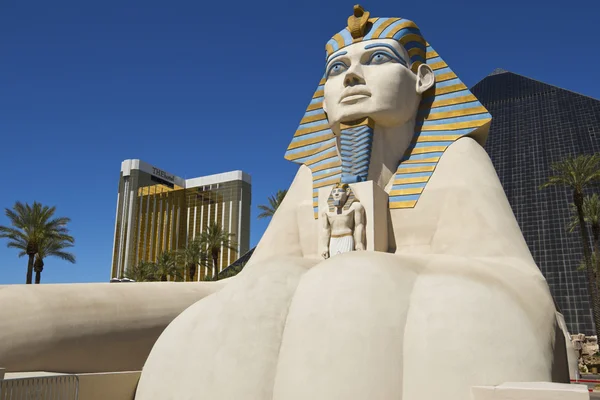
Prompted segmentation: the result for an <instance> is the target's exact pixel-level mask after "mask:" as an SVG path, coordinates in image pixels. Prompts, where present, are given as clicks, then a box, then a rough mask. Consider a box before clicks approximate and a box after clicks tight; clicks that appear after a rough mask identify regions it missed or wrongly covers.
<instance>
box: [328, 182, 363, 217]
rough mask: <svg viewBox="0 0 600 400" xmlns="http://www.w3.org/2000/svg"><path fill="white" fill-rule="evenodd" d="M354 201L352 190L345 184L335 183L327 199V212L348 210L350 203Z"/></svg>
mask: <svg viewBox="0 0 600 400" xmlns="http://www.w3.org/2000/svg"><path fill="white" fill-rule="evenodd" d="M355 201H356V197H355V196H354V192H353V191H352V188H351V187H350V186H348V184H346V183H337V184H336V185H334V186H333V189H332V190H331V194H330V195H329V198H328V199H327V205H328V206H329V211H330V212H333V211H334V210H335V209H336V208H342V207H343V209H344V210H348V209H349V208H350V206H351V205H352V203H354V202H355Z"/></svg>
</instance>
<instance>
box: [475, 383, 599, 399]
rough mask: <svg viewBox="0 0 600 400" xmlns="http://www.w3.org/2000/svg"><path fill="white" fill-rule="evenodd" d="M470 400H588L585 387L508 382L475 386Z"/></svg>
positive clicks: (588, 395)
mask: <svg viewBox="0 0 600 400" xmlns="http://www.w3.org/2000/svg"><path fill="white" fill-rule="evenodd" d="M471 396H472V397H471V399H472V400H588V399H589V398H590V394H589V392H588V388H587V386H585V385H576V384H561V383H550V382H509V383H503V384H501V385H498V386H495V387H494V386H476V387H473V388H472V390H471Z"/></svg>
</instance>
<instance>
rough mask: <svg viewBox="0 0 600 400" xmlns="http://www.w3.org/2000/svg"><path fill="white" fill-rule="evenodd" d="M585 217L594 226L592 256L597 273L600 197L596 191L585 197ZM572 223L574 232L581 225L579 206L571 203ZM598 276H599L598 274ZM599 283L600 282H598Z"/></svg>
mask: <svg viewBox="0 0 600 400" xmlns="http://www.w3.org/2000/svg"><path fill="white" fill-rule="evenodd" d="M582 211H583V219H584V220H585V222H586V223H588V224H589V225H590V227H591V228H592V243H593V245H594V251H593V253H592V256H591V261H592V265H595V267H596V274H598V272H600V257H599V253H600V197H599V196H598V195H597V194H596V193H594V194H592V195H587V196H585V197H584V198H583V205H582ZM571 213H572V214H573V217H572V218H571V223H570V224H569V227H568V230H569V232H573V231H574V230H575V228H577V227H578V226H579V216H578V215H577V207H576V206H575V204H573V203H571ZM596 278H598V276H596ZM596 283H597V284H599V283H600V282H596Z"/></svg>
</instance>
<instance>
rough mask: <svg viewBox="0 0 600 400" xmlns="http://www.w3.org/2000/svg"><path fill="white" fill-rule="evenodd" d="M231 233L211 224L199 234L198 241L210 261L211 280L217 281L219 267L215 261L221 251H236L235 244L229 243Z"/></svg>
mask: <svg viewBox="0 0 600 400" xmlns="http://www.w3.org/2000/svg"><path fill="white" fill-rule="evenodd" d="M232 236H234V235H233V234H232V233H229V232H226V231H224V230H223V228H221V225H219V224H215V223H211V224H209V225H208V227H207V228H206V230H205V231H204V232H202V233H201V234H200V237H199V241H200V244H201V247H202V249H203V251H205V252H206V254H207V256H209V257H210V258H211V259H212V265H213V280H218V279H219V267H218V266H217V261H218V259H219V254H220V253H221V247H222V248H223V249H230V250H237V249H236V248H235V244H234V243H233V242H232V241H231V237H232Z"/></svg>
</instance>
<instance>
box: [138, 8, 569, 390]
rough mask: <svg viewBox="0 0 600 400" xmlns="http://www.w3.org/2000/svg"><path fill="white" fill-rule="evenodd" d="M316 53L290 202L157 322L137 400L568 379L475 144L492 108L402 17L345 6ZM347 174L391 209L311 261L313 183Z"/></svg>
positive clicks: (536, 288) (503, 202)
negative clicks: (253, 241) (243, 254)
mask: <svg viewBox="0 0 600 400" xmlns="http://www.w3.org/2000/svg"><path fill="white" fill-rule="evenodd" d="M465 54H470V53H469V52H467V51H465ZM326 56H327V58H326V61H325V68H324V74H323V76H322V78H321V80H320V82H319V83H318V86H317V89H316V91H315V93H314V95H313V97H312V99H311V100H310V103H309V105H308V108H307V110H306V112H305V114H304V116H303V118H302V120H301V121H300V125H299V127H298V129H297V131H296V132H295V134H294V136H293V138H292V141H291V143H290V145H289V147H288V150H287V152H286V154H285V158H286V159H288V160H291V161H293V162H296V163H298V164H299V169H298V172H297V174H296V176H295V178H294V181H293V183H292V184H291V186H290V188H289V191H288V193H287V195H286V197H285V200H284V201H283V203H282V204H281V205H280V207H279V209H278V210H277V212H276V213H275V215H274V217H273V219H272V221H271V223H270V225H269V227H268V228H267V230H266V232H265V234H264V235H263V237H262V239H261V240H260V243H259V244H258V246H257V248H256V250H255V252H254V255H253V256H252V258H251V260H250V261H249V262H248V264H247V265H246V267H245V268H244V270H243V271H242V272H241V273H240V274H239V275H238V276H236V277H234V278H232V279H231V280H230V281H229V282H228V283H227V284H226V285H224V287H223V288H221V289H220V290H218V291H216V292H215V293H212V294H211V295H209V296H207V297H205V298H203V299H202V300H200V301H198V302H196V303H195V304H193V305H192V306H190V307H189V308H187V309H186V310H185V311H184V312H182V313H181V314H180V315H179V316H177V318H175V319H174V320H173V322H171V323H170V324H169V326H167V328H166V329H165V330H164V332H163V333H162V335H161V336H160V337H159V339H158V340H157V342H156V343H155V345H154V346H153V348H152V351H151V352H150V354H149V356H148V359H147V361H146V363H145V365H144V368H143V372H142V375H141V379H140V382H139V385H138V389H137V394H136V399H137V400H151V399H157V400H158V399H160V400H165V399H178V400H182V399H214V400H218V399H257V400H263V399H265V400H266V399H274V400H293V399H302V400H305V399H315V400H332V399H344V400H353V399H357V400H358V399H361V400H362V399H403V400H433V399H439V398H444V399H451V400H464V399H470V398H471V394H470V393H471V388H472V387H474V386H481V385H500V384H502V383H504V382H515V381H519V382H523V381H529V382H535V381H548V382H550V381H557V380H560V379H563V378H560V377H558V375H557V371H558V370H560V369H561V368H563V367H564V362H565V360H564V358H563V357H560V356H559V354H563V353H565V352H564V349H560V347H561V346H563V347H564V335H563V334H562V333H561V332H560V329H559V328H558V325H557V320H556V314H555V312H556V310H555V307H554V303H553V300H552V297H551V295H550V292H549V289H548V285H547V283H546V281H545V279H544V277H543V276H542V274H541V273H540V271H539V269H538V268H537V266H536V265H535V262H534V260H533V259H532V256H531V254H530V252H529V250H528V248H527V245H526V243H525V241H524V239H523V236H522V234H521V231H520V229H519V226H518V224H517V222H516V220H515V218H514V215H513V213H512V210H511V208H510V205H509V203H508V201H507V199H506V196H505V194H504V191H503V189H502V186H501V184H500V182H499V180H498V177H497V175H496V173H495V170H494V167H493V166H492V163H491V162H490V159H489V157H488V155H487V154H486V152H485V150H484V149H483V147H482V145H483V143H484V142H485V139H486V135H487V131H488V127H489V125H490V122H491V116H490V114H489V113H488V112H487V110H486V109H485V108H484V107H483V106H482V105H481V104H480V103H479V102H478V101H477V99H476V98H475V97H474V96H473V94H471V92H470V91H469V90H468V88H467V87H466V86H465V85H464V84H463V82H462V81H461V80H460V79H459V78H458V77H457V76H456V74H455V73H454V72H453V71H452V70H451V69H450V67H449V66H448V65H447V64H446V62H445V61H444V60H443V59H442V58H441V56H440V55H439V54H438V53H437V52H436V51H435V50H434V49H433V47H431V45H430V44H429V43H428V42H427V41H426V40H425V38H424V36H423V35H422V34H421V31H420V30H419V28H418V27H417V25H416V24H415V23H414V22H412V21H410V20H407V19H403V18H376V17H371V15H370V14H369V12H367V11H365V10H364V9H362V8H361V7H360V6H357V7H355V9H354V12H353V14H352V15H351V16H350V17H349V18H348V24H347V27H345V28H344V29H342V30H341V31H340V32H339V33H337V34H335V35H334V36H333V37H332V39H331V40H329V42H328V43H327V44H326ZM473 57H476V54H473ZM344 184H346V185H349V186H350V187H351V188H354V189H355V190H356V191H358V190H359V189H361V188H362V187H363V186H361V185H372V187H374V188H375V189H376V190H380V191H382V192H385V195H386V196H387V197H388V201H387V203H384V206H383V207H384V211H385V212H384V215H386V219H387V220H386V221H385V223H381V224H380V225H377V226H374V221H372V220H368V219H367V220H366V221H365V223H366V227H367V228H370V229H374V230H376V231H377V230H378V231H385V232H386V233H387V236H386V237H387V246H385V248H384V249H383V250H379V251H373V250H368V248H366V249H365V251H347V252H341V254H337V255H335V256H334V257H333V256H332V257H328V258H326V259H323V254H322V253H323V250H322V248H323V246H322V242H320V240H319V231H320V230H322V229H323V220H322V219H321V220H320V218H319V199H320V196H321V195H320V194H319V193H322V192H323V191H324V189H327V190H330V191H331V188H333V187H334V186H336V185H337V186H338V187H340V185H344ZM361 190H362V189H361ZM363 199H365V200H366V198H365V197H364V196H363V195H362V194H361V197H360V200H361V203H363ZM365 204H366V202H365ZM377 204H379V203H377ZM377 207H378V210H380V211H381V207H380V206H377ZM365 208H366V209H368V208H369V207H367V206H366V205H365ZM325 217H326V216H325ZM321 218H323V216H321ZM368 245H369V243H367V246H368ZM561 337H562V340H563V342H562V344H561V340H560V338H561ZM567 379H568V376H567Z"/></svg>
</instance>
